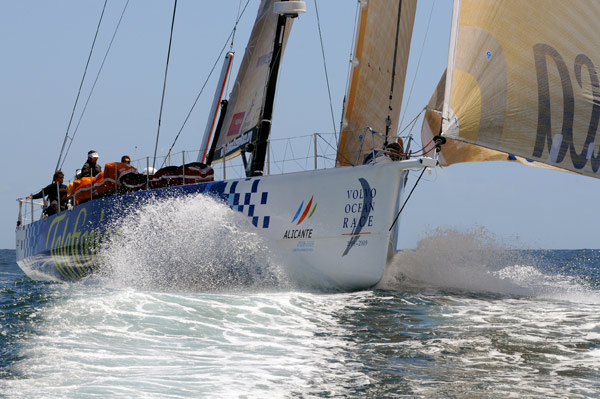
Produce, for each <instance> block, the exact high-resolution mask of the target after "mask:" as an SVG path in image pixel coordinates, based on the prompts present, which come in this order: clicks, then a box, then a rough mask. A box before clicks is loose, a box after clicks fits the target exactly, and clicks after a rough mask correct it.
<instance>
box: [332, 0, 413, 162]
mask: <svg viewBox="0 0 600 399" xmlns="http://www.w3.org/2000/svg"><path fill="white" fill-rule="evenodd" d="M361 6H362V8H361V10H360V16H359V20H358V28H357V39H356V44H355V51H354V59H353V60H352V71H351V77H350V84H349V87H348V93H347V95H346V101H345V104H344V110H345V114H344V116H343V120H342V132H341V135H340V142H339V145H338V156H337V165H338V166H347V165H356V164H360V163H362V161H363V159H364V157H365V155H366V154H367V153H369V152H371V151H372V150H373V149H374V148H375V149H379V148H381V147H382V145H383V143H384V141H385V140H386V131H387V130H388V129H389V132H391V133H390V134H391V135H395V134H396V131H397V129H398V122H399V115H400V107H401V104H402V94H403V91H404V82H405V78H406V67H407V63H408V55H409V50H410V41H411V37H412V29H413V24H414V18H415V12H416V1H415V0H368V1H362V2H361ZM392 83H393V84H392ZM388 117H389V122H387V123H386V120H387V119H388ZM388 123H389V124H388Z"/></svg>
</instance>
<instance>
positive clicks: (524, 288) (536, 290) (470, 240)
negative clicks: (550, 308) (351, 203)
mask: <svg viewBox="0 0 600 399" xmlns="http://www.w3.org/2000/svg"><path fill="white" fill-rule="evenodd" d="M517 243H518V242H517V241H512V242H503V241H501V240H499V239H498V238H496V237H494V236H493V235H491V234H490V233H489V232H487V231H486V230H485V229H484V228H480V227H477V228H473V229H471V230H469V231H459V230H455V229H447V230H442V229H439V230H436V231H435V233H433V234H432V235H431V236H429V237H426V238H424V239H422V240H421V241H419V243H418V245H417V248H416V249H415V250H406V251H402V252H399V253H398V254H396V256H395V257H394V259H393V260H392V263H391V264H390V265H389V266H388V268H387V269H386V272H385V275H384V278H383V279H382V281H381V283H380V284H379V287H380V288H384V289H398V290H402V289H406V288H410V287H415V288H417V289H420V288H424V287H437V288H443V289H459V290H465V291H469V292H488V293H493V294H501V295H517V296H535V297H544V298H552V299H558V300H567V301H574V302H582V303H594V304H597V303H600V295H599V294H598V292H597V291H593V290H590V289H588V288H586V287H585V286H582V285H581V284H579V283H578V281H577V279H576V278H574V277H573V276H562V275H560V274H545V273H544V272H543V271H542V270H540V269H539V268H538V267H537V266H536V265H535V262H536V259H535V258H533V257H532V256H530V255H527V254H524V253H523V252H520V251H516V250H514V249H513V248H514V246H515V245H516V244H517Z"/></svg>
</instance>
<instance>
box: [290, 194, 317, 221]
mask: <svg viewBox="0 0 600 399" xmlns="http://www.w3.org/2000/svg"><path fill="white" fill-rule="evenodd" d="M313 197H314V196H311V197H310V201H308V205H306V208H305V209H304V212H302V208H304V200H303V201H302V202H301V203H300V206H299V207H298V210H297V211H296V214H295V215H294V218H293V219H292V223H294V222H295V221H296V219H298V216H300V213H302V216H300V219H298V223H296V225H299V224H300V223H302V222H303V221H304V219H306V216H307V215H308V219H310V218H311V217H312V215H313V214H314V213H315V210H316V209H317V203H316V202H315V206H314V207H313V208H312V211H311V208H310V207H311V206H312V203H313ZM309 211H310V214H309V213H308V212H309Z"/></svg>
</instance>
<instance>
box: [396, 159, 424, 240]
mask: <svg viewBox="0 0 600 399" xmlns="http://www.w3.org/2000/svg"><path fill="white" fill-rule="evenodd" d="M426 169H427V168H423V170H422V171H421V174H420V175H419V178H418V179H417V181H416V182H415V185H414V186H413V188H412V190H410V194H408V197H406V201H404V204H402V208H400V210H399V211H398V214H397V215H396V217H395V218H394V221H393V222H392V225H391V226H390V228H389V230H388V231H392V228H393V227H394V225H395V224H396V221H397V220H398V217H399V216H400V214H401V213H402V211H403V210H404V207H405V206H406V203H407V202H408V200H409V199H410V196H411V195H412V193H413V191H415V188H417V184H419V180H421V177H423V173H425V170H426Z"/></svg>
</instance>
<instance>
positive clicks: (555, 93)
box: [424, 0, 600, 178]
mask: <svg viewBox="0 0 600 399" xmlns="http://www.w3.org/2000/svg"><path fill="white" fill-rule="evenodd" d="M459 4H460V7H459V10H458V12H459V15H458V27H457V29H458V34H457V39H456V43H452V44H451V49H454V50H455V52H454V56H453V59H454V61H453V65H452V66H453V68H452V69H453V72H451V76H450V79H451V85H450V87H451V92H446V93H444V95H445V96H446V99H447V100H446V101H447V102H448V104H449V118H448V120H446V121H444V127H443V129H442V130H443V134H444V135H445V136H446V137H449V138H452V139H456V140H459V141H462V142H465V143H470V144H475V145H477V146H481V147H485V148H489V149H492V150H497V151H500V152H502V153H504V154H513V155H515V156H520V157H523V158H526V159H529V160H534V161H539V162H543V163H546V164H548V165H551V166H554V167H558V168H562V169H566V170H569V171H572V172H576V173H580V174H583V175H586V176H592V177H597V178H598V177H600V173H599V170H600V138H598V134H597V130H598V121H599V120H600V83H599V82H600V81H599V78H598V73H597V69H596V66H597V65H600V42H599V41H598V35H597V33H598V28H597V22H596V21H597V20H598V18H599V17H600V2H598V1H593V0H579V1H570V2H565V1H559V0H544V1H541V0H532V1H527V2H514V1H498V2H493V1H475V0H461V1H460V2H459ZM449 70H450V68H449ZM439 90H440V87H438V94H439ZM430 111H431V110H430ZM433 119H435V118H434V117H433V114H431V113H430V114H429V118H428V117H426V120H425V122H424V123H425V124H427V125H429V126H427V127H424V129H428V130H430V131H432V132H434V133H436V134H437V132H436V131H435V129H436V127H435V126H434V125H435V124H434V123H432V120H433ZM424 144H426V143H424ZM452 145H454V146H455V147H456V148H454V149H452V148H444V150H443V152H444V155H445V157H446V159H448V158H449V157H450V156H456V157H458V158H462V160H463V161H464V160H480V159H476V158H478V157H479V156H481V155H482V154H484V152H483V150H476V152H475V153H473V151H475V150H473V149H472V148H471V147H470V146H464V145H463V146H458V145H456V143H454V144H452ZM454 151H456V152H459V153H457V154H452V155H450V154H451V152H454ZM465 151H471V155H466V153H465ZM486 154H487V155H489V156H491V157H496V156H505V155H499V154H498V153H494V152H491V153H486ZM469 158H473V159H469Z"/></svg>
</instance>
